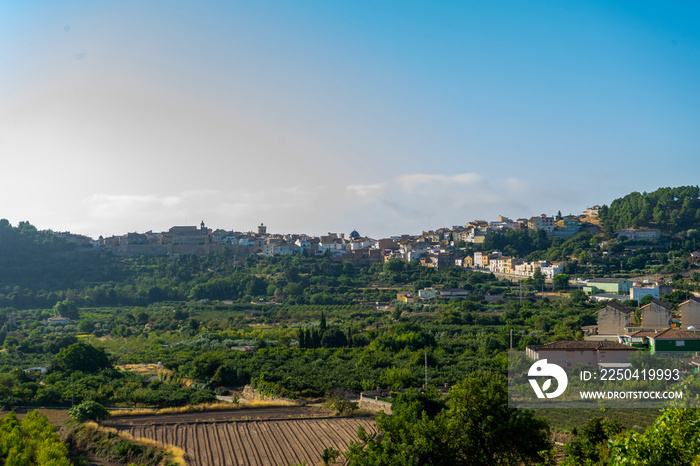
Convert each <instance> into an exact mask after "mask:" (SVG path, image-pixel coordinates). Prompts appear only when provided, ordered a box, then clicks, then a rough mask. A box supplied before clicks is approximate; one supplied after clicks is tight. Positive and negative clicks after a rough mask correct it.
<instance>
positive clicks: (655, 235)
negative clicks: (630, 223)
mask: <svg viewBox="0 0 700 466" xmlns="http://www.w3.org/2000/svg"><path fill="white" fill-rule="evenodd" d="M615 235H616V236H617V237H618V238H622V237H625V238H627V239H628V240H629V241H659V240H660V239H661V230H657V229H654V228H627V229H624V230H619V231H616V232H615Z"/></svg>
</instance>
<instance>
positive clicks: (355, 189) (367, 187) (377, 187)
mask: <svg viewBox="0 0 700 466" xmlns="http://www.w3.org/2000/svg"><path fill="white" fill-rule="evenodd" d="M386 185H387V183H374V184H351V185H348V186H347V188H345V189H346V191H348V192H349V193H351V194H353V195H355V196H357V197H359V198H361V199H365V200H373V199H376V197H377V196H378V195H379V194H381V192H382V191H383V190H384V188H386Z"/></svg>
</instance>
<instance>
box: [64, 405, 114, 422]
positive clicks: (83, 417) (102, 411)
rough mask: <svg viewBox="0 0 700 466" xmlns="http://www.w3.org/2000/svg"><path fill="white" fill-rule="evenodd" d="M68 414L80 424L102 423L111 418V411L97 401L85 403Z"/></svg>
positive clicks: (73, 408) (74, 407)
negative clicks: (89, 422) (88, 422)
mask: <svg viewBox="0 0 700 466" xmlns="http://www.w3.org/2000/svg"><path fill="white" fill-rule="evenodd" d="M68 414H69V415H70V417H72V418H73V419H75V420H76V421H78V422H86V421H102V420H104V419H107V418H108V417H109V411H107V409H106V408H105V407H104V406H102V405H101V404H99V403H97V402H95V401H83V402H82V403H80V404H79V405H78V406H73V407H72V408H71V409H70V410H68Z"/></svg>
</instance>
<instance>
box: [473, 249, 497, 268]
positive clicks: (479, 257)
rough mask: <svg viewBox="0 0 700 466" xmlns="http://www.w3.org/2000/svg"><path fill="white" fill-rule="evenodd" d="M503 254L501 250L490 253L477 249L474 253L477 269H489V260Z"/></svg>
mask: <svg viewBox="0 0 700 466" xmlns="http://www.w3.org/2000/svg"><path fill="white" fill-rule="evenodd" d="M501 256H502V254H501V252H500V251H494V252H492V253H490V254H488V253H485V252H480V251H477V252H475V253H474V268H475V269H488V268H489V262H490V261H492V260H493V259H496V258H498V257H501Z"/></svg>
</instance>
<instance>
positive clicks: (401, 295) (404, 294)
mask: <svg viewBox="0 0 700 466" xmlns="http://www.w3.org/2000/svg"><path fill="white" fill-rule="evenodd" d="M415 298H416V295H415V294H414V293H413V292H411V291H399V292H398V293H396V300H397V301H401V302H402V303H412V302H413V300H414V299H415Z"/></svg>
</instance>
